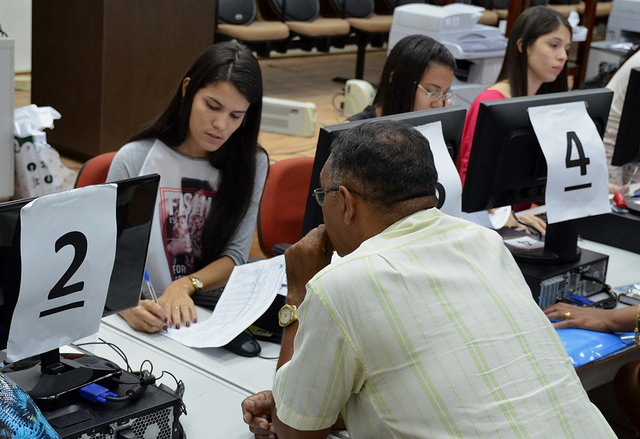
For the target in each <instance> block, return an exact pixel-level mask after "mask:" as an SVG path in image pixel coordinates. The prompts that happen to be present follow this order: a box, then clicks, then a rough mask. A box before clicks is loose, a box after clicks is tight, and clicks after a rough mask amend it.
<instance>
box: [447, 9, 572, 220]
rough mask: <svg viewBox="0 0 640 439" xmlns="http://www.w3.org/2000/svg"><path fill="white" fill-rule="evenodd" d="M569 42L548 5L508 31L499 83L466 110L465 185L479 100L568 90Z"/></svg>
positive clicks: (461, 160) (460, 162)
mask: <svg viewBox="0 0 640 439" xmlns="http://www.w3.org/2000/svg"><path fill="white" fill-rule="evenodd" d="M570 46H571V25H570V24H569V22H568V21H567V19H566V18H565V17H564V16H563V15H562V14H560V13H558V12H557V11H555V10H553V9H551V8H547V7H545V6H534V7H531V8H528V9H526V10H525V11H524V12H523V13H522V14H520V15H519V16H518V18H517V19H516V21H515V23H514V25H513V29H512V30H511V33H510V34H509V42H508V43H507V50H506V53H505V56H504V61H503V63H502V69H501V70H500V73H499V75H498V79H497V81H496V83H495V84H493V85H492V86H490V87H489V88H488V89H487V90H485V91H483V92H482V93H480V94H479V95H478V96H477V97H476V99H475V100H474V101H473V103H472V104H471V108H469V111H468V112H467V117H466V120H465V124H464V131H463V133H462V140H461V142H460V152H459V153H458V159H457V162H456V167H457V168H458V172H459V173H460V179H461V180H462V185H463V187H464V181H465V178H466V175H467V166H468V164H469V155H470V154H471V145H472V144H473V135H474V131H475V127H476V121H477V119H478V110H479V107H480V103H481V102H484V101H491V100H497V99H508V98H512V97H519V96H533V95H536V94H544V93H555V92H561V91H567V90H568V85H567V60H568V58H569V48H570ZM521 219H522V218H521ZM532 220H533V221H534V223H533V224H530V225H532V226H534V227H536V228H538V229H540V228H541V227H542V229H544V224H538V223H537V222H535V219H532ZM527 222H528V221H527ZM541 231H543V230H541Z"/></svg>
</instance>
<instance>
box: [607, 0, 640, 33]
mask: <svg viewBox="0 0 640 439" xmlns="http://www.w3.org/2000/svg"><path fill="white" fill-rule="evenodd" d="M638 38H640V0H615V1H614V2H613V4H612V5H611V12H610V13H609V18H608V20H607V40H608V41H631V40H635V39H638Z"/></svg>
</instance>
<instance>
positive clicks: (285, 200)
mask: <svg viewBox="0 0 640 439" xmlns="http://www.w3.org/2000/svg"><path fill="white" fill-rule="evenodd" d="M313 160H314V158H313V157H294V158H289V159H283V160H280V161H277V162H276V163H274V164H273V165H271V167H270V168H269V175H268V176H267V181H266V182H265V185H264V191H263V193H262V201H261V202H260V209H259V210H258V240H259V242H260V248H261V249H262V252H263V253H264V254H265V255H266V256H267V257H273V256H274V253H273V250H272V249H273V246H274V245H276V244H294V243H295V242H297V241H298V240H299V239H300V237H301V235H302V221H303V219H304V211H305V208H306V205H307V195H308V194H309V185H310V182H311V170H312V169H313Z"/></svg>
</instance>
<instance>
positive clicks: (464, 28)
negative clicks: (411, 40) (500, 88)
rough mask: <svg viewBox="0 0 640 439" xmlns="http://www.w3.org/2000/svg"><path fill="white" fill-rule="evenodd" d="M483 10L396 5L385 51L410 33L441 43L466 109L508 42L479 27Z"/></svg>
mask: <svg viewBox="0 0 640 439" xmlns="http://www.w3.org/2000/svg"><path fill="white" fill-rule="evenodd" d="M616 1H619V0H616ZM483 10H484V8H481V7H478V6H473V5H467V4H462V3H452V4H449V5H446V6H436V5H430V4H422V3H410V4H406V5H402V6H397V7H396V8H395V9H394V11H393V21H392V23H391V30H390V32H389V41H388V50H391V48H392V47H393V46H394V45H395V44H396V43H397V42H398V41H400V40H401V39H402V38H404V37H406V36H407V35H413V34H423V35H427V36H429V37H431V38H433V39H434V40H437V41H439V42H441V43H442V44H444V46H445V47H447V48H448V49H449V50H450V51H451V53H452V54H453V56H454V58H455V59H456V63H457V71H456V75H455V78H454V81H453V84H452V86H451V90H452V91H453V92H454V93H455V94H456V103H457V104H460V105H462V106H466V107H468V106H469V105H470V104H471V102H473V100H474V99H475V97H476V96H477V95H478V94H479V93H480V92H481V91H482V90H484V89H485V88H487V87H488V86H490V85H491V84H493V83H494V82H495V80H496V78H497V77H498V73H499V72H500V68H501V67H502V59H503V58H504V53H505V50H506V47H507V39H506V38H505V37H504V36H503V35H502V33H501V32H500V30H499V29H498V28H497V27H493V26H485V25H482V24H478V20H479V19H480V17H481V16H482V11H483Z"/></svg>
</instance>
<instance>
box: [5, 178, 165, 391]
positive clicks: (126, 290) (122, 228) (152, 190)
mask: <svg viewBox="0 0 640 439" xmlns="http://www.w3.org/2000/svg"><path fill="white" fill-rule="evenodd" d="M158 183H159V176H158V175H157V174H153V175H149V176H143V177H137V178H132V179H128V180H122V181H119V182H116V184H117V197H116V212H115V217H116V234H117V235H116V247H115V259H114V263H113V270H112V272H111V276H110V281H109V285H108V289H107V298H106V302H105V306H104V311H103V316H106V315H110V314H113V313H116V312H119V311H123V310H126V309H129V308H133V307H135V306H137V305H138V302H139V300H140V289H141V285H142V279H143V276H144V268H145V263H146V257H147V249H148V243H149V235H150V232H151V223H152V219H153V213H154V209H155V199H156V193H157V190H158ZM30 201H32V199H24V200H17V201H12V202H7V203H2V204H0V349H6V347H7V341H8V337H9V331H10V327H11V322H12V321H13V320H15V319H19V318H20V316H17V315H14V309H15V307H16V303H17V301H18V294H19V292H20V270H21V268H20V267H21V263H22V262H24V261H22V260H21V255H20V250H19V249H20V245H19V244H20V210H21V209H22V208H23V207H24V206H25V205H27V204H28V203H29V202H30ZM43 220H44V219H43ZM65 330H68V335H69V339H73V340H77V339H78V338H81V337H82V335H81V336H78V335H77V334H74V325H73V324H72V322H70V324H69V325H68V326H67V327H66V329H65ZM60 347H61V346H60ZM91 362H92V364H84V363H73V364H71V363H67V362H65V361H63V360H61V357H60V354H59V350H58V349H55V350H53V351H50V352H43V353H41V355H40V356H39V357H38V358H30V359H25V360H23V361H17V362H15V363H12V364H9V365H6V366H5V367H4V368H3V369H2V371H3V372H5V373H7V374H10V376H11V377H12V379H13V380H14V381H16V382H17V383H18V384H19V385H20V386H21V387H22V388H23V389H25V390H26V391H28V392H30V393H32V396H33V397H34V399H35V400H36V401H38V398H39V397H41V398H42V399H44V400H46V399H51V398H55V397H56V396H57V395H58V394H62V393H64V392H65V391H66V390H67V389H69V388H72V387H74V386H75V385H76V384H83V383H82V381H83V380H93V379H94V378H95V375H96V374H98V375H99V374H101V373H106V374H108V373H112V372H113V371H114V368H112V367H111V365H109V364H108V363H106V362H105V363H100V362H99V361H95V360H91ZM98 363H100V364H98ZM37 366H40V372H41V374H42V375H43V376H47V375H48V377H47V380H46V381H48V382H49V384H51V383H52V382H54V381H55V382H54V383H53V384H51V385H47V389H45V390H41V389H42V387H38V386H39V385H40V383H41V380H40V373H34V372H33V370H32V369H33V368H34V367H37ZM79 369H83V371H82V372H78V370H79ZM98 369H100V370H99V371H97V370H98ZM25 370H26V371H25ZM51 376H55V377H57V378H58V379H55V380H52V379H51ZM76 378H77V380H78V381H79V382H78V383H76V382H75V380H76ZM42 381H44V380H42ZM41 392H42V393H41Z"/></svg>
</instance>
